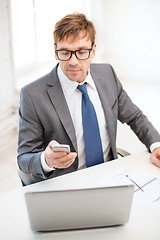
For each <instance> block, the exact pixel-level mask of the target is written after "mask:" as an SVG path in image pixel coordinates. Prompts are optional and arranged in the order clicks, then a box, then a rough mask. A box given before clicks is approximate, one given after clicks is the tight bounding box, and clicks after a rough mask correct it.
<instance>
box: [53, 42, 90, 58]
mask: <svg viewBox="0 0 160 240" xmlns="http://www.w3.org/2000/svg"><path fill="white" fill-rule="evenodd" d="M93 47H94V44H93V46H92V48H89V49H79V50H76V51H70V50H55V52H56V54H57V57H58V59H59V60H60V61H68V60H69V59H70V58H71V57H72V54H75V56H76V58H78V59H79V60H86V59H88V58H89V57H90V53H91V52H92V50H93Z"/></svg>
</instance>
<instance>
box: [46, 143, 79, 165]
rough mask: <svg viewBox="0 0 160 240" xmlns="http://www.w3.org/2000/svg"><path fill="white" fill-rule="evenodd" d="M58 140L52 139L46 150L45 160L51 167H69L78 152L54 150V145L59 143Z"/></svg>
mask: <svg viewBox="0 0 160 240" xmlns="http://www.w3.org/2000/svg"><path fill="white" fill-rule="evenodd" d="M58 144H59V143H58V142H56V141H54V140H53V141H51V142H50V143H49V144H48V146H47V148H46V150H45V161H46V163H47V165H48V166H49V167H51V168H53V167H54V168H60V169H62V168H68V167H69V166H70V165H72V163H73V162H74V161H75V158H76V157H77V153H76V152H71V153H66V152H53V150H52V145H58Z"/></svg>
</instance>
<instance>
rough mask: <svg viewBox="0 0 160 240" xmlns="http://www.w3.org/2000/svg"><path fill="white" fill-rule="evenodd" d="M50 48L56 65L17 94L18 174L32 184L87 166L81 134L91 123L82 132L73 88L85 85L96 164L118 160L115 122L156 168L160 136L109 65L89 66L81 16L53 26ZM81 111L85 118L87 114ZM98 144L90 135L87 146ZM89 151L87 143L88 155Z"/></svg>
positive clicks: (89, 43)
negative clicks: (61, 146) (146, 152)
mask: <svg viewBox="0 0 160 240" xmlns="http://www.w3.org/2000/svg"><path fill="white" fill-rule="evenodd" d="M54 44H55V57H56V59H57V60H58V61H59V63H58V64H57V66H56V67H55V68H54V69H53V70H52V71H51V73H49V74H47V75H46V76H43V77H42V78H40V79H39V80H37V81H35V82H33V83H31V84H29V85H27V86H25V87H24V88H23V89H22V90H21V98H20V109H19V114H20V121H19V146H18V165H19V168H20V169H21V171H22V172H24V173H26V174H30V175H31V176H32V179H33V180H32V182H37V181H41V180H44V179H48V178H53V177H56V176H59V175H62V174H65V173H69V172H72V171H75V170H77V169H82V168H84V167H86V165H87V161H88V160H87V153H86V152H87V151H88V150H87V149H88V146H87V144H88V143H86V137H85V135H86V131H87V130H88V129H87V128H89V127H90V122H89V124H88V125H87V126H88V127H86V129H87V130H86V129H85V128H84V125H83V124H84V119H83V113H81V108H83V104H82V102H83V101H82V100H83V97H84V95H83V93H82V92H81V90H80V89H79V88H77V87H78V86H82V85H83V84H84V83H85V84H84V85H85V86H86V87H85V88H86V89H87V90H86V91H87V97H88V96H89V99H90V100H91V102H92V103H91V105H92V108H94V110H93V111H94V112H96V114H95V115H96V116H97V120H96V121H97V122H98V124H97V125H98V127H99V128H98V132H99V136H100V141H99V145H101V150H102V155H103V156H102V158H103V160H102V159H101V162H106V161H109V160H112V159H116V158H117V152H116V129H117V120H118V119H119V120H120V121H121V122H122V123H124V122H126V123H127V124H128V125H129V126H130V127H131V129H132V130H133V131H134V132H135V134H136V135H137V136H138V138H139V139H140V140H141V141H142V142H143V143H144V144H145V145H146V147H147V148H148V149H149V150H150V151H151V152H152V154H151V161H152V162H153V163H154V164H156V165H157V166H158V167H160V135H159V133H158V132H157V131H156V130H155V129H154V127H153V126H152V124H151V123H150V122H149V121H148V119H147V118H146V116H144V115H143V113H142V112H141V111H140V109H139V108H138V107H137V106H135V105H134V104H133V103H132V101H131V99H130V98H129V97H128V95H127V93H126V92H125V91H124V89H123V87H122V85H121V83H120V82H119V80H118V79H117V76H116V74H115V72H114V70H113V68H112V67H111V66H110V65H108V64H91V60H92V59H93V58H94V56H95V51H96V44H95V28H94V26H93V23H92V22H91V21H89V20H88V19H86V17H85V15H83V14H78V13H75V14H70V15H67V16H65V17H64V18H63V19H61V20H60V21H59V22H58V23H57V24H56V25H55V31H54ZM90 100H89V101H90ZM84 101H85V100H84ZM93 106H94V107H93ZM86 112H87V114H89V110H87V111H86ZM86 121H87V120H86ZM95 128H97V127H95ZM92 130H94V127H92ZM97 139H98V137H95V139H94V135H93V137H92V138H90V141H91V142H93V144H94V142H95V141H97ZM92 140H93V141H92ZM56 144H68V145H70V148H71V152H70V153H66V152H63V151H60V152H54V151H53V149H52V146H53V145H56ZM101 150H100V151H101ZM92 151H94V147H92V144H91V146H90V149H89V152H92ZM98 154H99V153H98ZM97 158H98V156H97ZM90 160H91V157H90V159H89V161H90ZM95 164H98V163H95ZM92 165H94V164H92ZM24 184H25V183H24Z"/></svg>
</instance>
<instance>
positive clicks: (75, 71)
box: [68, 69, 80, 73]
mask: <svg viewBox="0 0 160 240" xmlns="http://www.w3.org/2000/svg"><path fill="white" fill-rule="evenodd" d="M68 72H70V73H78V72H80V69H68Z"/></svg>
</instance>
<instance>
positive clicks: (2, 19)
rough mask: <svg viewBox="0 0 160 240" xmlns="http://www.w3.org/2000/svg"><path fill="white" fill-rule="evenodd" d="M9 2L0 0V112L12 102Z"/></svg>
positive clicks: (13, 93) (12, 80) (12, 83)
mask: <svg viewBox="0 0 160 240" xmlns="http://www.w3.org/2000/svg"><path fill="white" fill-rule="evenodd" d="M10 41H11V39H10V18H9V4H8V1H6V0H0V78H1V79H0V112H2V111H4V110H5V109H6V108H8V107H10V106H11V105H12V104H13V102H14V97H15V90H14V78H13V71H12V62H11V60H12V58H11V49H10Z"/></svg>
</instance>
